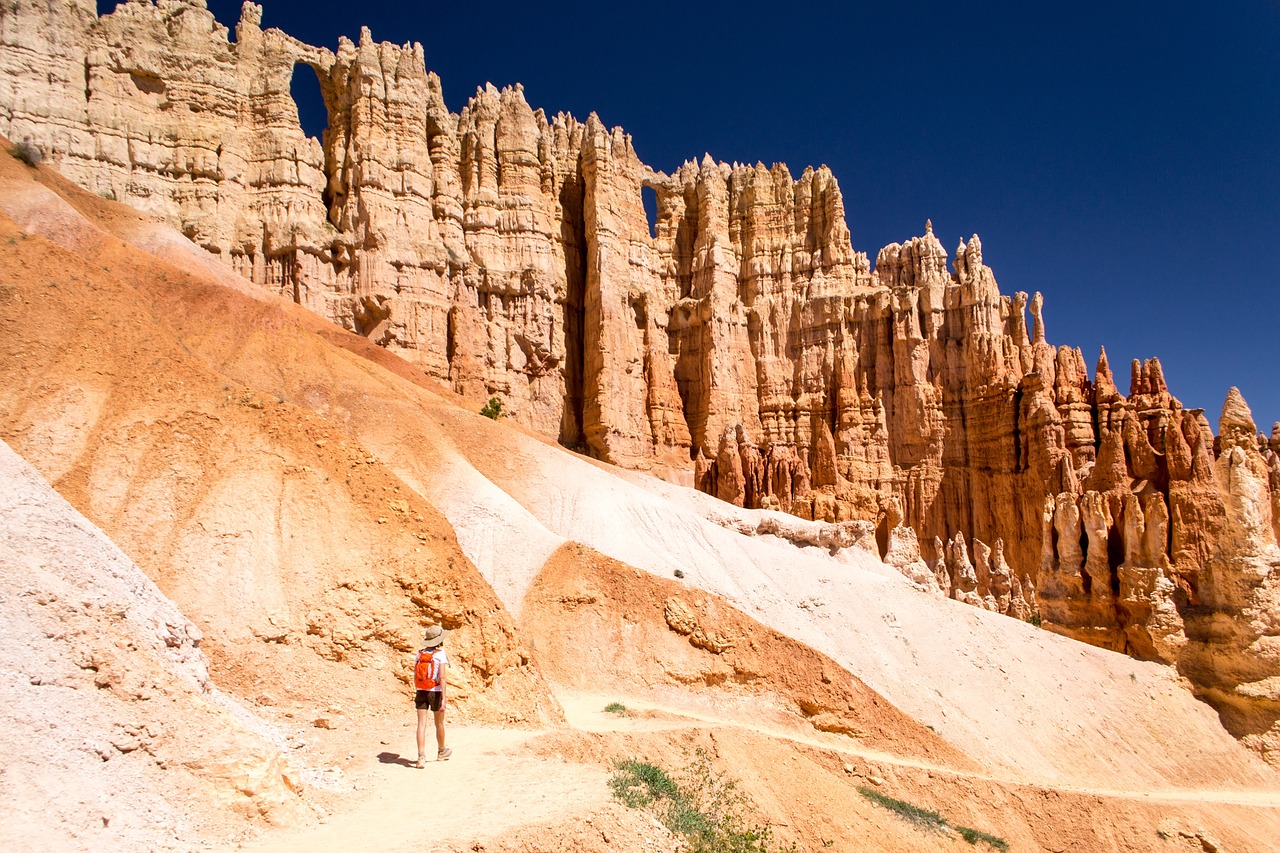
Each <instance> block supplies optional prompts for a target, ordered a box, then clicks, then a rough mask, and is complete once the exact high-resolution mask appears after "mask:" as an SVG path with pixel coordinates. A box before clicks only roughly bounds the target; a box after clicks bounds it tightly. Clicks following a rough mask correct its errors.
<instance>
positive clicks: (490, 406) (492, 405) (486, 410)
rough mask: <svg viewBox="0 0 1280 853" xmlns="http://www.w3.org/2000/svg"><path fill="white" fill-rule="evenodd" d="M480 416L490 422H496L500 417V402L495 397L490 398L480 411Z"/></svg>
mask: <svg viewBox="0 0 1280 853" xmlns="http://www.w3.org/2000/svg"><path fill="white" fill-rule="evenodd" d="M480 414H482V415H484V416H485V417H486V418H489V419H490V420H494V421H496V420H497V419H498V418H500V417H502V401H501V400H499V399H498V398H497V397H490V398H489V402H487V403H485V404H484V407H483V408H481V409H480Z"/></svg>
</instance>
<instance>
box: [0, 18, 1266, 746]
mask: <svg viewBox="0 0 1280 853" xmlns="http://www.w3.org/2000/svg"><path fill="white" fill-rule="evenodd" d="M261 23H262V8H261V7H259V6H256V5H254V4H252V3H246V4H245V5H244V8H243V11H242V14H241V19H240V21H239V23H238V24H237V26H236V28H235V34H234V38H231V34H230V33H229V32H228V30H227V29H226V28H224V27H222V26H221V25H219V24H218V23H217V21H216V20H215V19H214V17H213V15H212V14H211V13H210V12H209V11H208V10H207V8H205V4H204V3H203V2H202V0H158V2H150V0H133V2H129V3H125V4H122V5H121V6H119V7H118V8H117V9H116V11H114V12H113V13H112V14H109V15H105V16H102V17H99V16H97V14H96V12H95V7H94V6H93V5H92V4H89V3H88V2H87V0H54V2H49V3H44V4H40V5H27V4H20V5H12V4H11V5H6V6H3V7H0V45H2V46H3V50H0V69H2V71H3V73H0V132H2V133H4V134H7V135H8V136H9V137H10V138H13V139H30V141H31V142H32V143H33V144H35V145H37V146H38V147H39V148H40V149H41V150H42V151H43V152H44V154H45V155H46V157H47V159H48V162H51V163H53V164H55V165H56V166H57V167H58V168H59V169H61V171H62V172H63V173H64V174H66V175H67V176H69V177H71V178H72V179H74V180H76V181H78V182H79V183H81V184H83V185H85V186H87V187H90V188H92V189H95V190H97V191H99V192H102V193H104V194H109V195H113V196H114V197H116V198H118V199H120V200H123V201H128V202H129V203H131V204H134V205H136V206H138V207H141V208H143V209H144V210H149V211H152V212H154V213H157V214H159V215H161V216H164V217H166V218H167V219H168V220H170V221H171V222H173V223H174V224H175V225H177V226H178V227H179V228H181V229H182V230H183V232H184V233H186V234H187V235H188V236H189V237H190V238H191V239H192V240H194V241H195V242H196V243H198V244H199V245H201V246H203V247H205V248H206V249H208V250H209V251H210V252H212V253H214V254H215V255H217V256H219V257H220V258H222V259H223V260H224V261H225V262H226V263H227V264H229V265H230V266H231V267H232V268H234V269H236V270H238V271H240V272H241V273H242V274H243V275H245V276H246V277H248V278H249V279H251V280H252V281H254V282H256V283H257V284H259V285H261V286H263V287H267V288H270V289H272V290H274V291H278V292H280V293H283V294H285V295H287V296H289V297H290V298H292V299H294V300H296V301H297V302H299V303H301V304H303V305H306V306H307V307H309V308H311V309H312V310H314V311H316V312H318V313H320V314H321V315H323V316H325V317H327V318H329V319H331V320H333V321H335V322H337V323H340V324H342V325H344V326H346V327H347V328H348V329H351V330H352V331H354V332H356V333H358V334H361V335H365V336H367V337H369V338H370V339H371V340H373V341H375V342H377V343H379V344H382V345H383V346H386V347H388V348H389V349H392V350H394V351H396V352H398V353H400V354H401V355H403V356H404V357H406V358H407V359H409V360H410V361H412V362H414V363H415V364H417V365H418V366H420V367H421V368H422V369H423V370H424V371H426V372H427V373H428V374H430V375H432V376H435V377H438V378H440V379H442V380H445V381H447V382H449V383H450V384H451V385H452V386H453V388H454V389H455V390H457V391H459V392H460V393H463V394H465V395H468V396H471V397H473V398H487V397H489V396H498V397H500V398H501V399H502V400H503V402H504V404H505V408H506V410H507V411H508V412H509V413H510V414H511V417H513V418H514V419H515V420H517V421H519V422H521V423H523V424H525V425H527V426H529V427H531V428H533V429H535V430H537V431H539V432H541V433H543V434H545V435H548V436H552V437H555V438H556V439H558V440H559V441H561V442H562V443H564V444H566V445H569V446H574V447H580V448H582V449H585V450H587V451H588V452H590V453H591V454H592V455H594V456H596V457H598V458H601V459H604V460H608V461H611V462H615V463H618V464H622V465H628V466H633V467H650V466H652V467H657V468H661V469H664V470H668V471H673V470H674V471H676V472H678V474H679V476H681V477H683V478H684V479H686V480H689V479H691V480H692V481H693V482H694V483H695V484H696V485H697V486H698V488H700V489H702V490H703V491H706V492H708V493H710V494H713V495H716V496H718V497H720V498H721V499H723V500H725V501H729V502H731V503H734V504H738V505H740V506H745V507H758V508H766V509H777V510H783V511H786V512H789V513H792V514H794V515H796V516H799V517H800V518H801V519H804V520H807V521H812V522H825V523H834V524H838V525H840V524H847V523H851V522H864V523H867V524H870V525H872V526H873V527H874V529H875V534H876V535H875V539H876V545H877V548H878V550H879V552H880V554H881V556H883V557H886V558H887V559H889V561H890V562H891V563H892V564H894V565H896V566H899V567H900V568H901V569H902V570H903V571H904V573H905V574H908V575H909V576H910V577H912V578H913V580H915V581H916V582H917V583H919V584H921V585H922V586H925V587H926V588H930V589H937V590H938V591H939V592H940V594H945V595H949V596H950V597H952V598H954V599H957V600H960V601H965V602H968V603H970V604H973V605H975V606H979V607H983V608H985V609H990V610H993V611H996V612H1000V613H1006V614H1009V615H1012V616H1015V617H1018V618H1025V619H1033V620H1037V619H1038V620H1043V622H1044V623H1045V624H1046V625H1048V626H1050V627H1052V628H1053V629H1054V630H1056V631H1060V632H1062V633H1066V634H1069V635H1071V636H1073V637H1077V638H1080V639H1082V640H1086V641H1088V642H1092V643H1096V644H1099V645H1103V646H1106V647H1108V648H1112V649H1116V650H1120V651H1126V652H1128V653H1131V654H1135V655H1138V656H1141V657H1146V658H1151V659H1156V660H1163V661H1166V662H1169V663H1174V664H1176V665H1178V666H1179V667H1180V668H1181V669H1182V670H1183V671H1184V673H1186V674H1187V675H1188V677H1189V678H1190V679H1191V680H1192V682H1193V683H1194V684H1196V685H1197V688H1198V689H1200V690H1201V691H1202V693H1203V694H1204V695H1205V696H1206V697H1207V698H1209V699H1210V700H1211V701H1213V702H1214V703H1215V705H1216V706H1217V707H1218V708H1219V709H1220V711H1222V713H1223V717H1224V720H1226V721H1227V723H1228V725H1229V726H1231V727H1232V729H1233V731H1236V732H1237V733H1239V734H1241V735H1242V736H1247V737H1252V738H1255V739H1257V740H1258V742H1259V743H1263V742H1265V743H1266V744H1269V745H1271V746H1273V745H1274V740H1275V738H1276V737H1277V736H1278V735H1277V734H1276V729H1275V728H1274V722H1275V720H1276V719H1277V718H1278V717H1280V694H1278V693H1277V692H1276V690H1275V689H1273V687H1272V686H1270V685H1272V684H1273V682H1272V679H1275V678H1277V677H1280V664H1277V663H1276V661H1277V660H1280V657H1278V656H1277V653H1276V652H1275V650H1274V648H1273V644H1274V643H1276V642H1280V641H1278V640H1276V639H1275V637H1276V636H1277V634H1280V616H1277V604H1276V601H1275V598H1274V595H1275V593H1274V586H1275V584H1276V583H1280V581H1276V580H1274V579H1273V578H1274V576H1275V575H1276V563H1277V561H1278V560H1280V555H1278V554H1277V549H1276V541H1277V536H1278V534H1280V459H1278V458H1277V454H1278V453H1280V426H1278V427H1277V428H1275V429H1273V431H1272V434H1271V437H1270V439H1264V438H1263V437H1261V436H1259V435H1257V430H1256V426H1255V425H1254V424H1253V422H1252V417H1251V415H1249V413H1248V407H1247V406H1246V405H1245V404H1244V401H1243V399H1241V398H1240V397H1239V395H1238V393H1233V394H1232V396H1231V397H1229V398H1228V401H1227V405H1226V407H1225V409H1224V413H1223V417H1222V419H1221V422H1220V424H1219V435H1218V436H1217V437H1216V438H1215V437H1214V435H1213V433H1212V430H1211V428H1210V425H1209V423H1208V421H1207V420H1206V419H1205V417H1204V416H1203V414H1202V413H1201V412H1199V411H1196V410H1187V409H1184V408H1183V406H1182V405H1181V404H1180V403H1179V401H1178V400H1176V399H1175V398H1174V397H1173V396H1172V395H1171V394H1170V392H1169V388H1168V385H1167V383H1166V381H1165V377H1164V375H1163V371H1162V368H1161V366H1160V363H1159V362H1158V361H1157V360H1155V359H1151V360H1149V361H1146V362H1141V363H1139V362H1134V364H1133V366H1132V371H1131V378H1130V386H1129V393H1128V395H1127V396H1126V395H1124V394H1122V393H1121V392H1120V390H1119V389H1118V387H1117V385H1116V383H1115V381H1114V378H1113V376H1112V373H1111V368H1110V365H1109V364H1108V362H1107V359H1106V354H1105V353H1103V354H1102V355H1101V357H1100V358H1099V361H1098V363H1097V367H1096V369H1095V370H1094V371H1093V375H1092V376H1090V372H1089V370H1088V368H1087V366H1086V363H1085V359H1084V355H1083V353H1081V352H1080V351H1079V350H1077V349H1073V348H1070V347H1059V346H1054V345H1052V344H1050V343H1049V342H1048V337H1047V332H1046V326H1045V318H1044V310H1043V308H1044V300H1043V298H1042V297H1041V295H1040V294H1038V293H1037V294H1033V295H1030V296H1029V295H1028V294H1026V293H1021V292H1020V293H1015V294H1013V295H1005V294H1002V293H1001V292H1000V290H999V288H998V286H997V284H996V280H995V276H994V274H993V272H992V270H991V268H990V267H988V266H987V265H986V264H985V263H984V258H983V247H982V243H981V241H980V240H979V239H978V237H977V236H976V235H975V236H973V237H972V238H971V239H969V240H968V241H965V242H962V243H961V244H960V245H959V246H958V247H957V249H956V251H955V252H954V254H953V255H951V256H948V253H947V251H946V250H945V249H944V247H943V246H942V244H941V242H940V241H939V240H938V239H937V237H936V236H935V235H934V233H933V229H932V225H931V223H926V225H925V229H924V234H923V235H922V236H918V237H913V238H911V239H909V240H907V241H906V242H904V243H900V244H899V243H894V244H891V245H889V246H887V247H885V248H884V249H882V250H881V251H880V252H879V253H878V254H877V257H876V261H875V266H874V270H873V269H872V265H871V263H870V262H869V259H868V257H867V255H865V254H863V253H860V252H856V251H854V250H853V247H852V241H851V238H850V233H849V230H848V228H847V226H846V224H845V217H844V203H843V197H842V195H841V191H840V188H839V186H838V184H837V182H836V179H835V177H834V176H833V175H832V174H831V173H830V171H829V170H827V169H826V168H825V167H823V168H819V169H816V170H815V169H806V170H804V171H803V172H802V173H801V174H800V175H799V176H798V177H797V176H795V175H793V174H791V173H790V172H789V171H788V169H787V168H786V167H785V166H782V165H775V166H773V167H768V168H767V167H765V166H764V165H763V164H756V165H754V166H751V165H741V164H733V165H730V164H724V163H717V162H715V161H713V160H712V159H711V158H710V157H705V158H704V159H703V160H702V161H701V162H692V161H691V162H688V163H685V164H684V165H683V166H681V167H680V168H679V169H678V170H676V171H675V173H674V174H670V175H667V174H664V173H660V172H656V171H654V170H653V169H651V168H650V167H648V166H646V165H645V164H644V163H643V162H642V161H641V160H640V159H639V158H638V156H637V155H636V152H635V148H634V146H633V145H632V142H631V139H630V137H629V136H627V135H626V134H625V133H624V132H623V131H622V130H621V129H618V128H613V129H610V128H607V127H606V126H605V125H604V124H603V123H602V122H601V121H600V119H599V118H598V117H597V116H595V115H592V116H589V117H588V118H587V119H586V121H585V122H580V121H578V120H576V119H575V118H573V117H571V116H568V115H557V116H554V117H549V116H547V115H546V114H545V113H544V112H542V111H541V110H535V109H533V108H532V107H531V106H530V105H529V104H528V103H527V101H526V100H525V96H524V93H523V91H522V90H521V89H520V87H519V86H516V87H513V88H508V89H504V90H501V91H499V90H497V89H494V88H492V87H487V88H485V89H482V90H479V91H477V92H476V94H475V96H474V97H472V98H471V99H470V101H469V102H468V104H467V106H466V107H465V108H463V110H462V111H461V112H460V113H459V114H456V115H455V114H453V113H450V112H449V110H448V109H447V107H446V106H445V103H444V100H443V96H442V89H441V82H440V80H439V79H438V78H437V77H436V76H435V75H434V74H432V73H429V72H428V71H427V69H426V63H425V58H424V54H423V50H422V48H421V46H420V45H404V46H394V45H390V44H379V43H376V42H374V40H373V38H372V36H371V34H370V33H369V32H368V30H365V31H364V32H363V33H362V34H361V37H360V39H359V41H358V42H351V41H348V40H343V41H341V42H340V43H339V45H338V46H337V49H336V51H331V50H328V49H324V48H315V47H311V46H308V45H305V44H302V43H300V42H298V41H297V40H295V39H292V38H290V37H289V36H287V35H285V34H284V33H282V32H280V31H279V30H272V29H267V30H264V29H262V26H261ZM303 66H305V67H303ZM298 73H301V74H311V73H314V74H315V75H316V76H317V77H318V79H319V81H320V88H321V92H322V95H323V99H324V102H325V106H326V110H327V113H328V129H327V130H326V131H325V133H324V134H323V138H322V139H313V138H308V137H307V136H306V135H305V134H304V133H303V131H302V130H301V128H300V127H299V123H298V113H297V107H296V105H295V103H294V101H293V100H292V97H291V95H290V83H291V79H292V77H293V75H294V74H298ZM645 193H652V194H653V196H654V199H655V206H656V211H657V214H656V220H655V221H654V222H652V223H651V222H649V221H648V219H647V216H646V213H645V209H644V205H643V203H642V199H643V196H644V194H645ZM842 529H843V528H842ZM863 532H865V531H863ZM804 536H805V537H810V533H809V532H806V533H805V534H804ZM813 537H816V538H815V539H814V541H824V542H834V541H836V540H837V539H839V538H840V537H839V536H834V534H832V535H826V538H825V539H823V534H813ZM813 537H810V538H813ZM922 542H923V543H925V545H924V551H925V553H923V554H922V553H921V546H920V543H922ZM1271 746H1268V748H1271Z"/></svg>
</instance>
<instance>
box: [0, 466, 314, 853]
mask: <svg viewBox="0 0 1280 853" xmlns="http://www.w3.org/2000/svg"><path fill="white" fill-rule="evenodd" d="M197 637H198V632H197V631H196V629H195V626H194V625H192V624H191V622H190V621H189V620H187V618H186V617H185V616H183V615H182V613H181V612H180V611H179V610H178V608H177V607H176V606H175V605H174V604H173V602H171V601H170V600H169V599H168V598H166V597H165V596H164V595H163V594H162V593H161V592H160V591H159V589H157V588H156V586H155V584H154V583H152V582H151V581H150V580H149V579H148V578H147V577H146V575H144V574H143V573H142V571H141V570H140V569H139V568H138V567H137V566H136V565H135V564H134V563H133V561H131V560H130V559H129V558H128V557H127V556H125V555H124V553H122V552H121V551H120V549H119V548H117V547H116V546H115V545H114V544H113V543H112V542H111V541H110V540H109V539H107V537H106V536H105V535H104V534H103V533H102V532H101V531H100V530H99V529H98V528H96V527H95V526H94V525H93V524H91V523H90V522H89V521H88V520H86V519H85V518H84V517H83V516H81V515H80V514H79V513H77V512H76V511H75V510H74V509H73V508H72V507H71V506H70V504H68V503H67V502H66V501H65V500H63V499H62V497H61V496H59V495H58V494H57V493H56V492H55V491H54V490H53V488H52V487H51V486H49V484H48V483H47V482H45V480H44V479H43V478H42V477H41V476H40V475H39V474H38V473H36V471H35V470H34V469H33V468H31V466H30V465H28V464H27V463H26V462H25V461H23V460H22V459H21V458H20V457H19V456H18V455H17V454H16V453H14V452H13V450H12V449H10V447H9V446H8V445H7V444H5V443H3V442H0V754H3V756H4V757H3V760H2V761H0V803H3V805H2V806H0V849H4V850H23V851H41V850H51V851H52V850H59V851H62V850H160V849H188V848H189V847H190V845H191V842H192V841H193V840H194V839H196V838H198V837H200V836H202V835H204V834H206V833H208V832H212V833H214V834H220V833H221V832H222V831H224V830H225V827H226V826H227V825H230V823H232V822H234V821H235V820H238V819H239V818H234V815H233V810H234V812H236V813H238V814H239V815H241V816H243V815H246V814H259V813H262V812H269V811H271V809H273V808H280V807H285V809H286V810H288V809H289V808H295V807H296V804H294V803H292V802H291V801H292V800H295V799H296V797H294V796H293V795H292V794H291V793H289V792H288V791H287V790H286V786H285V785H283V784H282V774H283V773H285V772H286V771H285V764H284V759H283V758H282V757H281V756H279V755H278V754H277V753H276V752H275V750H273V749H272V748H271V747H269V746H268V745H266V744H265V743H264V742H263V741H261V740H260V739H259V738H258V737H256V736H255V735H253V734H251V733H250V732H248V731H247V730H246V729H244V728H243V727H242V726H241V725H239V724H238V723H236V722H235V721H234V719H233V716H232V713H231V712H230V709H228V708H227V707H225V705H226V703H227V700H225V699H224V698H223V697H221V696H220V695H218V694H216V693H215V692H211V691H210V688H209V685H208V683H207V682H208V670H207V662H206V660H205V657H204V655H203V653H202V652H201V651H200V650H199V649H198V648H197ZM197 803H198V804H199V807H198V808H194V806H195V805H196V804H197Z"/></svg>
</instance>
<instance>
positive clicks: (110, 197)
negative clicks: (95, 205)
mask: <svg viewBox="0 0 1280 853" xmlns="http://www.w3.org/2000/svg"><path fill="white" fill-rule="evenodd" d="M98 196H99V197H100V198H105V199H106V200H107V201H115V200H116V191H115V190H111V189H107V190H100V191H99V192H98Z"/></svg>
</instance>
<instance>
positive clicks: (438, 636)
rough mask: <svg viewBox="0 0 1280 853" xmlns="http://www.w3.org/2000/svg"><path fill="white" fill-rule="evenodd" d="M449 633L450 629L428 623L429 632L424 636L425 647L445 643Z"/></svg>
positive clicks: (423, 644)
mask: <svg viewBox="0 0 1280 853" xmlns="http://www.w3.org/2000/svg"><path fill="white" fill-rule="evenodd" d="M448 633H449V632H448V631H446V630H445V629H443V628H441V627H440V626H439V625H428V626H427V633H426V635H425V636H424V637H423V638H422V646H423V648H427V649H434V648H435V647H437V646H441V645H444V638H445V635H446V634H448Z"/></svg>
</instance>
